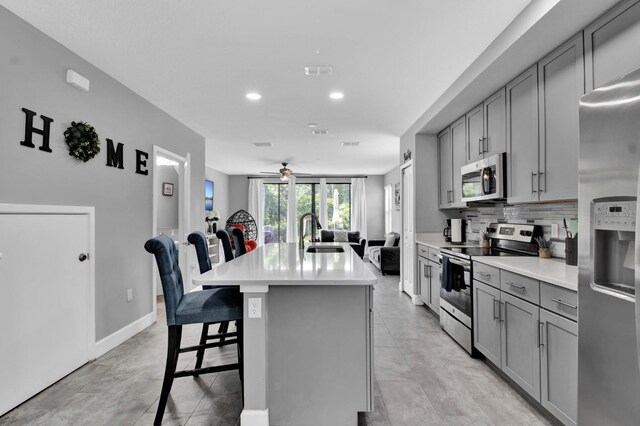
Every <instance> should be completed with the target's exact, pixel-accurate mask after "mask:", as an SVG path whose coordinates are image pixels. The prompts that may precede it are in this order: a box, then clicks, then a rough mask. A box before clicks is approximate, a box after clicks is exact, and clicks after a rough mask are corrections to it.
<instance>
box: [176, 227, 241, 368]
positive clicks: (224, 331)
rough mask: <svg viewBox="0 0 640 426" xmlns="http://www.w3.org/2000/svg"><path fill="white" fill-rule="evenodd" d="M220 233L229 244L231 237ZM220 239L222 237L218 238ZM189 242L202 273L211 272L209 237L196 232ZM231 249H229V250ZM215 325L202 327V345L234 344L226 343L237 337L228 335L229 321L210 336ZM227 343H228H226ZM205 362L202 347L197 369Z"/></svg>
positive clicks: (207, 286) (210, 286)
mask: <svg viewBox="0 0 640 426" xmlns="http://www.w3.org/2000/svg"><path fill="white" fill-rule="evenodd" d="M220 233H224V235H222V237H223V238H224V237H226V240H227V244H229V236H228V235H227V233H226V232H225V231H218V232H217V233H216V237H218V234H220ZM218 238H220V237H218ZM187 241H188V242H189V243H190V244H191V245H193V246H194V248H195V249H196V256H197V258H198V266H199V267H200V273H201V274H204V273H205V272H207V271H210V270H211V268H212V266H211V259H210V258H209V244H208V242H207V237H206V236H205V235H204V233H202V232H200V231H195V232H192V233H191V234H189V235H188V236H187ZM223 248H224V243H223ZM230 249H231V248H230V247H229V250H230ZM224 251H225V261H228V259H227V250H226V249H225V250H224ZM202 288H203V289H205V290H206V289H212V288H235V289H238V287H237V286H231V287H230V286H213V285H203V286H202ZM214 324H215V323H204V324H203V325H202V332H201V333H200V345H201V346H203V345H205V344H206V343H207V342H208V341H210V340H216V339H217V340H219V341H220V343H224V344H225V345H227V344H232V343H233V342H232V343H228V342H229V341H226V338H227V337H233V336H234V335H235V333H228V331H229V321H222V322H220V325H219V327H218V333H217V334H209V326H211V325H214ZM225 341H226V342H225ZM203 360H204V347H202V348H201V349H199V350H198V352H197V355H196V365H195V368H200V367H202V361H203Z"/></svg>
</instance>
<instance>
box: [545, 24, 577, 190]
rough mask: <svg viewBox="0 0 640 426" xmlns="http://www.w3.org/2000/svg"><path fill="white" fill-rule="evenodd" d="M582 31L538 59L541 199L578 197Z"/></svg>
mask: <svg viewBox="0 0 640 426" xmlns="http://www.w3.org/2000/svg"><path fill="white" fill-rule="evenodd" d="M582 52H583V48H582V33H580V34H578V35H577V36H576V37H574V38H573V39H571V40H569V41H568V42H567V43H565V44H563V45H562V46H560V47H559V48H558V49H556V50H555V51H553V52H552V53H551V54H549V55H548V56H547V57H545V58H544V59H542V60H541V61H539V62H538V78H539V87H538V92H539V105H540V124H539V126H540V141H539V144H540V152H539V158H540V159H539V169H538V170H539V178H540V180H539V181H540V187H539V192H538V194H539V198H540V201H552V200H566V199H572V198H578V146H579V122H578V100H579V99H580V97H581V96H582V95H583V94H584V61H583V55H582Z"/></svg>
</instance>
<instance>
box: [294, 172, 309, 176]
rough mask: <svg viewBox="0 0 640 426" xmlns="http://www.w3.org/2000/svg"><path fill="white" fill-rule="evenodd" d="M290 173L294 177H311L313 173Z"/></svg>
mask: <svg viewBox="0 0 640 426" xmlns="http://www.w3.org/2000/svg"><path fill="white" fill-rule="evenodd" d="M292 173H293V174H294V175H296V176H313V173H299V172H292Z"/></svg>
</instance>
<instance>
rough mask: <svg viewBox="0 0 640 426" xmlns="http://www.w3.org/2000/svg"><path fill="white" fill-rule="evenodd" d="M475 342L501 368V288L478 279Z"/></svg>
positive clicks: (474, 289)
mask: <svg viewBox="0 0 640 426" xmlns="http://www.w3.org/2000/svg"><path fill="white" fill-rule="evenodd" d="M473 344H474V346H475V347H476V349H478V350H479V351H480V352H482V354H483V355H484V356H486V357H487V359H488V360H489V361H491V362H492V363H493V364H495V365H496V366H497V367H498V368H500V365H501V349H500V290H498V289H496V288H493V287H490V286H488V285H485V284H483V283H481V282H478V281H474V283H473Z"/></svg>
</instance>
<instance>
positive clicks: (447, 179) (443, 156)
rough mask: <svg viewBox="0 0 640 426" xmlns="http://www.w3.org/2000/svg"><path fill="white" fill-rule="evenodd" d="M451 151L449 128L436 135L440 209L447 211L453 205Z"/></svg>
mask: <svg viewBox="0 0 640 426" xmlns="http://www.w3.org/2000/svg"><path fill="white" fill-rule="evenodd" d="M452 164H453V150H452V147H451V131H450V129H449V127H447V128H446V129H444V130H443V131H442V132H440V133H439V134H438V170H439V176H440V191H439V193H440V197H439V198H440V202H439V207H440V208H441V209H448V208H450V207H451V204H452V203H453V181H452V176H453V175H452Z"/></svg>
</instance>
